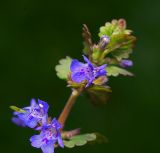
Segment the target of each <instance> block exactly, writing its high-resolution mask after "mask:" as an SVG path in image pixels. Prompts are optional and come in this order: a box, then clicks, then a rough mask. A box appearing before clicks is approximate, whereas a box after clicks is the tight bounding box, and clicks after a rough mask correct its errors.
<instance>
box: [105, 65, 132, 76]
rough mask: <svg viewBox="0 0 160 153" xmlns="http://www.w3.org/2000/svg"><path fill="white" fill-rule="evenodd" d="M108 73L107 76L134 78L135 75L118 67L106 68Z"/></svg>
mask: <svg viewBox="0 0 160 153" xmlns="http://www.w3.org/2000/svg"><path fill="white" fill-rule="evenodd" d="M106 71H107V72H108V73H107V75H108V76H114V77H116V76H118V75H120V74H121V75H124V76H127V75H128V76H134V75H133V73H131V72H129V71H127V70H125V69H123V68H120V67H118V66H111V65H110V66H107V67H106Z"/></svg>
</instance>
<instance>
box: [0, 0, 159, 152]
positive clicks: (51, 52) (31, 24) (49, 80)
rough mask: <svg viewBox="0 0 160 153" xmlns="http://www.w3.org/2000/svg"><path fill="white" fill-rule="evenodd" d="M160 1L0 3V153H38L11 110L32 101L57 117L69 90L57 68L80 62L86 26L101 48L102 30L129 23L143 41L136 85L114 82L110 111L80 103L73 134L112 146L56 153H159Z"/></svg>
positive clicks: (72, 116)
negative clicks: (63, 61) (92, 135)
mask: <svg viewBox="0 0 160 153" xmlns="http://www.w3.org/2000/svg"><path fill="white" fill-rule="evenodd" d="M159 6H160V1H159V0H152V1H148V0H132V1H131V0H128V1H127V0H126V1H124V0H120V1H118V0H117V1H116V0H114V1H113V0H110V1H109V0H105V1H101V0H97V1H76V0H72V1H69V0H66V1H62V0H61V1H54V0H44V1H42V0H5V1H1V2H0V66H1V69H0V82H1V83H0V104H1V105H0V152H1V153H2V152H3V153H40V152H41V150H39V149H35V148H33V147H31V146H30V143H29V137H30V136H32V135H34V134H35V132H34V131H32V130H31V129H27V128H20V127H17V126H15V125H14V124H12V123H11V121H10V118H11V116H12V111H11V110H10V109H9V106H10V105H17V106H20V107H23V106H27V105H28V104H29V100H30V99H31V98H32V97H35V98H40V99H42V100H45V101H47V102H48V103H49V105H50V111H49V113H50V115H52V116H58V115H59V113H60V112H61V109H62V108H63V106H64V104H65V101H66V100H67V97H68V96H69V94H70V89H69V88H66V87H65V86H66V83H65V82H64V81H62V80H60V79H58V78H57V76H56V74H55V71H54V67H55V65H56V64H57V63H58V60H59V59H60V58H63V57H65V56H66V55H69V56H71V57H74V58H79V59H82V57H81V54H82V53H81V50H82V38H81V28H82V24H83V23H86V24H87V25H88V26H89V27H90V30H91V32H92V33H93V37H94V40H95V41H96V40H98V37H97V33H98V29H99V27H100V26H102V25H104V23H105V22H106V21H110V20H111V19H113V18H125V19H126V20H127V23H128V27H129V28H130V29H132V30H133V31H134V35H135V36H137V38H138V41H137V45H136V47H135V49H134V53H133V55H132V56H131V58H132V59H133V61H134V67H133V68H132V72H134V73H135V74H136V76H135V77H133V78H129V77H118V78H111V79H110V80H109V85H110V86H111V87H112V89H113V94H112V97H111V99H110V101H109V103H108V105H105V106H102V107H99V108H96V107H93V106H92V105H91V104H90V103H89V102H88V101H87V100H86V98H85V97H84V96H81V97H80V98H79V100H78V101H77V103H76V105H75V107H74V109H73V111H72V113H71V114H70V118H69V119H68V122H67V128H68V129H71V128H77V127H81V128H82V132H94V131H98V132H100V133H102V134H104V135H106V136H107V137H108V139H109V143H108V144H102V145H94V146H84V147H81V148H79V147H77V148H74V149H64V150H63V149H57V150H56V152H57V153H58V152H59V153H65V152H66V153H67V152H79V153H85V152H86V153H88V152H92V153H98V152H107V153H158V152H160V138H159V136H160V135H159V130H160V93H159V91H160V90H159V85H160V84H159V81H160V71H159V70H160V61H159V59H160V42H159V40H160V12H159V10H160V7H159Z"/></svg>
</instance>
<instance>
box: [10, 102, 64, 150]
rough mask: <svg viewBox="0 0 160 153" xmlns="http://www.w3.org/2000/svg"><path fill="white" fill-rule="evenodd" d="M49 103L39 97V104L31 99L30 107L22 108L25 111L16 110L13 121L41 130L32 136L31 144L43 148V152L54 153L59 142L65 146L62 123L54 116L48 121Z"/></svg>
mask: <svg viewBox="0 0 160 153" xmlns="http://www.w3.org/2000/svg"><path fill="white" fill-rule="evenodd" d="M48 108H49V106H48V104H47V103H46V102H44V101H42V100H40V99H38V104H37V103H36V101H35V99H32V100H31V104H30V106H28V107H24V108H22V110H23V111H24V112H14V113H13V114H14V117H13V118H12V121H13V122H14V123H15V124H17V125H19V126H27V127H30V128H34V129H35V130H39V131H40V134H39V135H34V136H32V137H31V138H30V142H31V145H32V146H33V147H36V148H41V149H42V151H43V153H54V144H56V143H57V142H58V145H59V146H60V147H62V148H63V147H64V144H63V140H62V138H61V134H60V129H61V124H60V123H59V122H58V121H57V120H56V118H54V119H53V120H52V121H51V122H49V121H48V114H47V113H48Z"/></svg>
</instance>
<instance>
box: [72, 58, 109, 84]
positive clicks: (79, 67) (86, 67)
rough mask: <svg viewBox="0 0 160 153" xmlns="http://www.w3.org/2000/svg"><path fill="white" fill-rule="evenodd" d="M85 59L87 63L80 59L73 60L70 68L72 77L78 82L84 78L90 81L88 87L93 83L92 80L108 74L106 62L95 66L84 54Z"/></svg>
mask: <svg viewBox="0 0 160 153" xmlns="http://www.w3.org/2000/svg"><path fill="white" fill-rule="evenodd" d="M83 58H84V61H85V62H86V63H81V62H79V61H78V60H72V63H71V66H70V70H71V78H72V80H73V81H74V82H76V83H81V82H82V81H84V80H87V81H88V83H87V85H86V87H88V86H89V85H91V84H92V82H93V81H94V80H95V79H96V78H98V77H100V76H105V75H106V74H107V72H106V70H105V68H106V66H107V65H106V64H104V65H102V66H99V67H95V66H94V65H93V64H92V63H91V62H90V61H89V60H88V58H87V57H85V56H84V55H83Z"/></svg>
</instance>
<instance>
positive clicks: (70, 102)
mask: <svg viewBox="0 0 160 153" xmlns="http://www.w3.org/2000/svg"><path fill="white" fill-rule="evenodd" d="M80 94H81V91H78V90H73V91H72V93H71V95H70V97H69V99H68V101H67V103H66V105H65V107H64V109H63V111H62V113H61V114H60V116H59V118H58V121H59V123H61V125H62V129H63V128H64V125H65V122H66V120H67V118H68V115H69V113H70V111H71V109H72V107H73V105H74V103H75V101H76V99H77V97H78V96H79V95H80Z"/></svg>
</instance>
